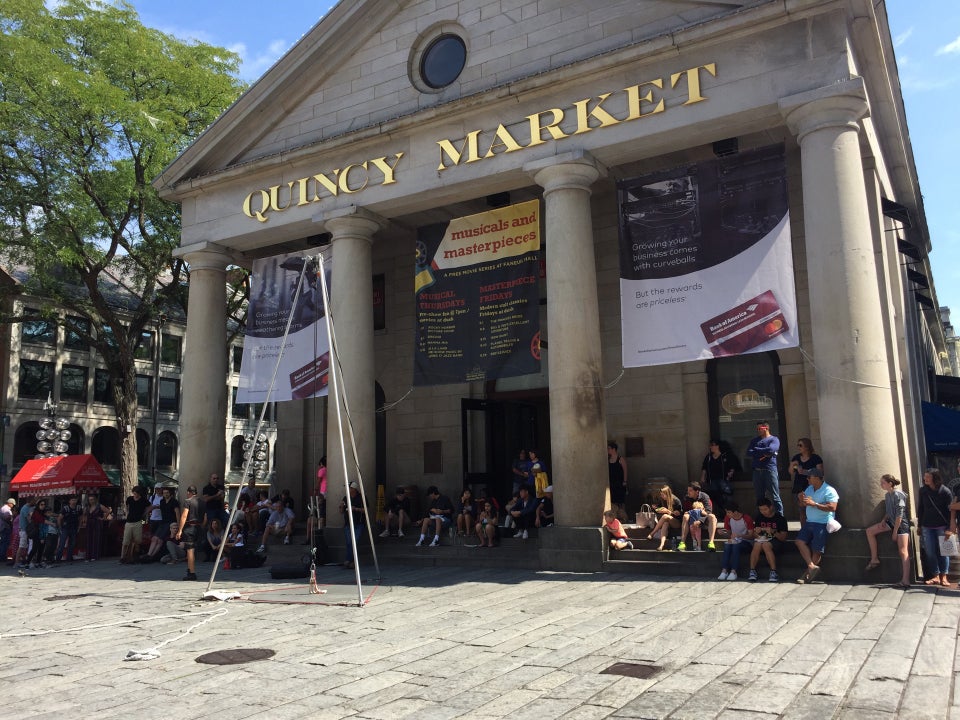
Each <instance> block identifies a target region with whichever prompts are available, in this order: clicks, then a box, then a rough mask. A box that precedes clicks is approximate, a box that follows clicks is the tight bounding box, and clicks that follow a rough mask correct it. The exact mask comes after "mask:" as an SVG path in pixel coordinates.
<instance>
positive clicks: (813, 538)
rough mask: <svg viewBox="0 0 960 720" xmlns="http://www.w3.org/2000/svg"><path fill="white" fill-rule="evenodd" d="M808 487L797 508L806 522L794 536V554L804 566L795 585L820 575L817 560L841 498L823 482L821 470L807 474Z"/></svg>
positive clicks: (802, 494)
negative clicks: (800, 508)
mask: <svg viewBox="0 0 960 720" xmlns="http://www.w3.org/2000/svg"><path fill="white" fill-rule="evenodd" d="M807 478H808V479H809V480H810V485H809V486H808V487H807V489H806V490H804V491H803V492H802V493H800V504H801V505H803V506H804V507H805V508H806V511H807V522H806V523H804V525H803V527H802V528H800V532H799V533H797V540H796V543H797V550H798V551H799V552H800V556H801V557H802V558H803V561H804V562H805V563H806V564H807V570H806V572H805V573H804V574H803V575H802V576H801V577H800V579H799V580H797V582H798V583H800V584H801V585H803V584H804V583H808V582H812V581H813V579H814V578H815V577H816V576H817V575H819V574H820V559H821V558H822V557H823V551H824V549H825V548H826V546H827V523H829V522H830V521H831V520H833V518H834V514H835V513H836V512H837V502H838V501H839V500H840V494H839V493H838V492H837V491H836V490H835V489H834V488H832V487H831V486H830V485H827V483H825V482H824V480H823V470H820V469H819V468H811V469H810V470H808V471H807Z"/></svg>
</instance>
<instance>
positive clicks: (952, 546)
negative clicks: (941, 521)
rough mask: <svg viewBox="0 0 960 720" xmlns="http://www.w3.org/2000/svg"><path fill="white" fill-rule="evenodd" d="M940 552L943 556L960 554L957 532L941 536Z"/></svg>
mask: <svg viewBox="0 0 960 720" xmlns="http://www.w3.org/2000/svg"><path fill="white" fill-rule="evenodd" d="M940 554H941V555H942V556H943V557H953V556H954V555H960V543H958V542H957V536H956V534H954V535H950V536H949V537H948V536H946V535H941V536H940Z"/></svg>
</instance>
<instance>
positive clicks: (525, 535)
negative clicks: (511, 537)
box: [522, 530, 530, 540]
mask: <svg viewBox="0 0 960 720" xmlns="http://www.w3.org/2000/svg"><path fill="white" fill-rule="evenodd" d="M522 537H523V539H524V540H526V539H527V538H528V537H530V535H529V534H527V531H526V530H524V531H523V536H522Z"/></svg>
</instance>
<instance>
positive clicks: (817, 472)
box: [807, 468, 823, 478]
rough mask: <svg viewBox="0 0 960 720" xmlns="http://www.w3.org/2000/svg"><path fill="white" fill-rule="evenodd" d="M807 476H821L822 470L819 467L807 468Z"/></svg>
mask: <svg viewBox="0 0 960 720" xmlns="http://www.w3.org/2000/svg"><path fill="white" fill-rule="evenodd" d="M807 477H818V478H822V477H823V470H821V469H820V468H810V469H809V470H807Z"/></svg>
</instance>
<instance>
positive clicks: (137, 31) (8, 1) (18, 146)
mask: <svg viewBox="0 0 960 720" xmlns="http://www.w3.org/2000/svg"><path fill="white" fill-rule="evenodd" d="M0 33H2V35H0V248H2V250H0V255H2V257H0V261H2V262H3V263H4V264H7V265H8V266H19V267H21V268H23V267H26V268H28V269H29V273H30V278H29V280H28V281H27V282H26V283H25V287H24V288H23V289H24V291H25V292H27V293H29V294H32V295H37V296H40V297H44V298H48V299H49V301H50V302H51V303H52V304H53V305H59V306H61V307H65V308H67V309H68V310H70V311H72V312H75V313H77V314H81V315H84V316H86V317H89V318H90V319H91V321H92V323H93V327H94V329H95V330H96V333H94V336H93V337H91V338H90V341H91V342H92V343H93V344H94V346H95V347H96V348H97V350H98V351H99V352H100V354H101V355H102V356H103V358H104V360H105V361H106V363H107V365H108V367H110V368H111V370H112V371H113V372H114V375H115V376H116V380H117V381H119V382H122V381H123V380H124V378H125V377H126V376H129V377H131V378H132V377H133V373H132V372H129V370H130V369H132V368H133V351H134V349H135V347H136V344H137V343H138V342H139V338H140V334H141V331H142V330H143V329H144V327H146V326H147V325H148V324H149V323H150V321H151V319H152V318H154V317H156V315H157V314H158V313H159V312H160V310H161V309H162V308H164V307H169V306H171V305H174V306H176V305H179V306H181V307H183V308H185V305H186V303H185V295H186V290H185V287H186V277H185V268H184V266H183V264H182V262H181V261H177V260H175V259H174V258H173V257H172V254H171V253H172V251H173V249H174V248H175V247H176V246H177V244H178V242H179V237H180V216H179V210H178V208H177V206H176V205H174V204H172V203H169V202H166V201H164V200H161V199H160V198H159V197H158V195H157V193H156V191H155V190H154V188H153V187H152V186H151V184H150V181H151V180H152V179H153V178H154V177H156V176H157V175H159V174H160V172H161V171H162V170H163V168H164V167H165V166H166V165H168V164H169V163H170V162H171V161H172V160H173V159H174V158H175V157H176V156H177V154H178V153H179V152H180V151H182V150H183V149H184V148H185V147H186V146H187V145H188V144H189V143H190V142H191V141H192V140H193V139H195V138H196V137H197V136H198V135H199V134H200V133H201V132H203V130H204V129H205V128H206V127H207V126H208V125H209V124H210V123H211V122H213V120H215V119H216V117H217V116H218V115H219V114H220V113H221V112H222V111H223V110H224V109H225V108H226V107H227V106H228V105H229V104H230V103H231V102H233V100H235V99H236V97H237V96H238V95H239V93H240V92H241V91H242V90H243V85H242V83H241V82H240V80H239V79H238V77H237V72H238V64H239V58H238V57H237V56H236V55H234V54H233V53H231V52H229V51H227V50H225V49H223V48H218V47H214V46H211V45H206V44H203V43H196V42H189V43H187V42H182V41H180V40H178V39H176V38H174V37H172V36H169V35H166V34H164V33H161V32H159V31H157V30H154V29H151V28H147V27H144V26H143V24H142V23H141V22H140V20H139V17H138V16H137V14H136V12H135V11H134V10H133V8H132V7H131V6H129V5H128V4H126V3H108V2H98V1H97V0H62V1H61V2H58V3H55V4H53V3H51V4H50V7H48V5H47V4H46V3H44V2H43V0H3V2H2V3H0ZM118 285H119V286H121V287H122V288H123V290H124V295H125V296H126V299H125V301H124V302H123V303H120V304H121V305H124V306H125V307H122V308H120V307H118V304H117V303H116V302H114V300H115V299H116V298H115V297H114V298H111V297H110V293H111V292H113V293H114V294H116V291H117V287H118ZM111 288H112V289H111ZM105 328H108V329H109V330H110V331H112V335H113V337H114V338H115V342H114V343H107V342H106V341H105V339H104V332H103V331H104V329H105ZM124 390H125V394H126V395H127V397H130V396H132V397H134V398H135V397H136V388H135V387H133V388H124ZM134 408H135V403H134ZM117 409H118V415H119V416H120V417H130V416H129V414H128V412H121V409H120V408H119V407H118V408H117Z"/></svg>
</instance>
